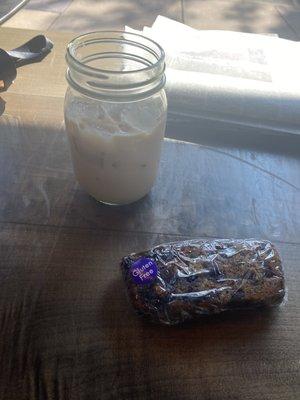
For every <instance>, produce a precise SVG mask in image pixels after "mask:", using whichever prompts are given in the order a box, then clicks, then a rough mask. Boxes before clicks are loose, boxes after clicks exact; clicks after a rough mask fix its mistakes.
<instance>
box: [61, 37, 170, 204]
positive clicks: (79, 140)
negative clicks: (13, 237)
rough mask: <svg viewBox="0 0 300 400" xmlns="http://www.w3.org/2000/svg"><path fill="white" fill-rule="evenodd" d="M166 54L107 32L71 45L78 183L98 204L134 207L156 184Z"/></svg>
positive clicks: (70, 100)
mask: <svg viewBox="0 0 300 400" xmlns="http://www.w3.org/2000/svg"><path fill="white" fill-rule="evenodd" d="M164 58H165V56H164V51H163V49H162V48H161V47H160V46H159V45H158V44H157V43H155V42H154V41H152V40H151V39H148V38H146V37H143V36H141V35H137V34H133V33H128V32H117V31H106V32H94V33H88V34H85V35H82V36H79V37H77V38H75V39H74V40H72V41H71V42H70V43H69V45H68V47H67V53H66V60H67V64H68V69H67V80H68V83H69V87H68V89H67V92H66V96H65V125H66V130H67V133H68V138H69V143H70V148H71V156H72V162H73V168H74V172H75V175H76V177H77V180H78V182H79V184H80V185H81V186H82V187H83V188H84V189H85V190H86V191H87V192H88V193H89V194H90V195H91V196H93V197H94V198H95V199H96V200H98V201H100V202H104V203H108V204H128V203H131V202H134V201H136V200H139V199H140V198H142V197H144V196H145V195H146V194H147V193H148V192H149V191H150V189H151V187H152V186H153V184H154V181H155V177H156V174H157V169H158V165H159V159H160V153H161V146H162V141H163V138H164V132H165V125H166V112H167V101H166V95H165V91H164V85H165V74H164V71H165V60H164Z"/></svg>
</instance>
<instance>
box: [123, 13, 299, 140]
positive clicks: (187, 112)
mask: <svg viewBox="0 0 300 400" xmlns="http://www.w3.org/2000/svg"><path fill="white" fill-rule="evenodd" d="M125 30H126V31H128V32H136V33H141V34H143V35H144V36H148V37H150V38H152V39H153V40H155V41H156V42H158V43H159V44H160V45H161V46H162V47H163V48H164V50H165V53H166V65H167V69H166V77H167V85H166V90H167V96H168V106H169V113H170V114H176V115H178V114H179V115H182V116H190V117H193V118H197V119H199V120H203V122H205V121H207V120H210V121H211V122H212V123H218V124H220V122H221V123H222V126H224V130H226V129H227V130H228V129H230V127H231V126H233V125H234V126H238V129H239V131H241V132H244V133H248V134H249V132H251V130H252V131H253V128H257V129H260V130H261V131H264V132H271V133H273V132H280V133H286V132H289V133H299V132H300V43H299V42H294V41H290V40H285V39H281V38H279V37H277V36H274V35H258V34H251V33H241V32H231V31H213V30H210V31H207V30H206V31H205V30H203V31H201V30H200V31H199V30H196V29H193V28H190V27H188V26H186V25H184V24H182V23H179V22H176V21H173V20H170V19H168V18H165V17H162V16H158V17H157V19H156V21H155V22H154V24H153V25H152V27H144V28H143V30H142V31H141V32H140V31H136V30H134V29H131V28H130V27H125ZM199 122H200V121H199ZM197 126H199V131H201V127H203V129H204V127H205V126H206V124H205V123H203V124H201V123H199V124H198V125H197ZM249 128H251V130H249Z"/></svg>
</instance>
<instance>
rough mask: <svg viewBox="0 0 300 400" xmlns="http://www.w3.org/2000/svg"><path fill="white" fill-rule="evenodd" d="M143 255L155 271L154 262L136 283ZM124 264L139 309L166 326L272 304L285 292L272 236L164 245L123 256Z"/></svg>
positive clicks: (135, 303)
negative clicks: (269, 239)
mask: <svg viewBox="0 0 300 400" xmlns="http://www.w3.org/2000/svg"><path fill="white" fill-rule="evenodd" d="M144 260H146V261H147V260H148V261H149V260H150V264H149V262H148V265H146V267H149V265H150V267H151V265H154V266H155V270H154V269H153V268H152V267H151V268H152V270H150V274H149V273H146V278H145V280H144V281H143V282H136V278H135V277H134V274H136V271H134V272H133V269H134V267H135V265H137V263H139V262H142V263H143V262H144ZM153 262H154V263H153ZM144 264H145V262H144ZM121 268H122V272H123V276H124V279H125V282H126V286H127V290H128V294H129V298H130V300H131V302H132V304H133V306H134V308H135V309H136V311H137V312H138V313H139V314H142V315H145V316H147V317H149V318H150V319H151V320H153V321H156V322H160V323H163V324H168V325H172V324H178V323H181V322H184V321H186V320H192V319H197V318H199V316H201V315H207V314H216V313H220V312H223V311H228V310H233V309H249V308H256V307H262V306H274V305H277V304H279V303H281V301H282V300H283V298H284V294H285V289H284V275H283V270H282V264H281V260H280V256H279V253H278V251H277V250H276V248H275V246H274V245H273V244H272V243H270V242H269V241H259V240H229V239H225V240H213V241H204V240H189V241H184V242H177V243H169V244H163V245H160V246H156V247H154V248H152V249H150V250H148V251H145V252H141V253H134V254H131V255H129V256H127V257H124V258H123V259H122V262H121ZM145 271H146V270H145ZM145 271H143V272H141V273H142V274H143V273H144V272H145ZM138 273H140V271H138ZM151 273H152V275H151ZM149 277H150V278H149ZM137 279H139V277H138V278H137ZM141 279H142V280H143V276H142V277H141ZM149 279H150V280H149Z"/></svg>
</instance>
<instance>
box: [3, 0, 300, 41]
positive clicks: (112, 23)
mask: <svg viewBox="0 0 300 400" xmlns="http://www.w3.org/2000/svg"><path fill="white" fill-rule="evenodd" d="M158 14H161V15H165V16H167V17H170V18H173V19H176V20H178V21H183V22H185V23H186V24H188V25H191V26H193V27H195V28H198V29H225V30H237V31H243V32H259V33H267V32H271V33H278V34H279V36H281V37H284V38H287V39H293V40H300V0H47V1H45V0H30V1H29V3H28V4H27V5H26V6H25V7H24V8H23V9H21V10H20V11H18V13H17V14H15V15H14V16H13V17H12V18H11V19H9V20H8V21H6V22H5V23H4V24H3V26H7V27H18V28H31V29H39V30H45V31H47V30H58V31H72V32H78V33H81V32H86V31H91V30H97V29H116V28H118V29H122V28H123V27H124V25H125V24H126V25H130V26H132V27H135V28H141V27H142V26H144V25H151V24H152V23H153V21H154V19H155V17H156V16H157V15H158Z"/></svg>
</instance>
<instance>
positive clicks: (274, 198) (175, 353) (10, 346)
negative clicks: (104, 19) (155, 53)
mask: <svg viewBox="0 0 300 400" xmlns="http://www.w3.org/2000/svg"><path fill="white" fill-rule="evenodd" d="M14 34H15V42H16V43H14V40H13V36H14ZM20 35H21V32H20V31H14V30H6V29H5V30H4V29H2V30H0V47H1V46H3V43H5V42H6V40H8V39H9V40H10V46H11V47H13V46H14V45H15V44H18V43H19V42H20V40H19V38H20ZM29 36H32V35H30V34H29ZM24 39H26V37H25V33H24ZM54 39H55V50H54V52H53V53H52V54H51V56H49V57H48V58H47V59H45V60H44V61H43V63H44V64H43V63H41V64H36V65H32V66H27V67H26V69H24V70H22V72H21V70H20V73H19V76H18V78H17V80H16V82H15V84H14V85H12V86H11V87H10V88H9V90H8V92H6V93H1V94H0V95H1V97H2V99H3V103H4V102H5V103H4V107H5V109H4V110H3V114H2V116H1V117H0V399H1V400H15V399H16V400H23V399H24V400H40V399H59V400H73V399H76V400H77V399H78V400H82V399H84V400H89V399H91V400H98V399H101V400H102V399H103V400H106V399H109V400H110V399H121V400H123V399H124V400H125V399H126V400H131V399H133V400H134V399H138V400H144V399H145V400H152V399H153V400H157V399H163V400H173V399H174V400H177V399H178V400H181V399H183V400H185V399H186V400H192V399H195V400H198V399H201V400H202V399H203V400H221V399H222V400H223V399H225V400H231V399H232V400H238V399H241V400H256V399H257V400H269V399H270V400H271V399H272V400H296V399H298V398H299V396H300V345H299V342H300V340H299V339H300V334H299V332H300V320H299V312H300V294H299V285H300V268H299V259H300V150H299V149H300V147H299V144H300V141H299V139H298V138H295V137H284V138H283V137H281V136H278V137H269V136H267V137H266V138H265V139H263V138H260V139H259V138H257V140H255V143H254V142H253V141H251V140H245V138H243V139H241V138H239V137H238V135H236V136H234V135H233V134H228V135H225V136H224V137H223V138H222V140H220V138H218V137H217V135H212V137H209V136H208V135H207V136H205V137H204V136H201V137H199V143H202V144H189V143H182V142H178V141H176V140H170V139H168V140H165V143H164V148H163V155H162V161H161V165H160V171H159V176H158V179H157V181H156V184H155V187H154V188H153V190H152V191H151V193H150V194H149V195H148V196H147V197H146V198H144V199H143V200H141V201H140V202H138V203H136V204H133V205H131V206H125V207H112V208H111V207H109V206H104V205H101V204H99V203H97V202H96V201H95V200H93V199H92V198H90V197H89V196H88V195H87V194H86V193H85V192H84V191H83V190H82V189H81V188H80V187H79V186H78V184H77V183H76V181H75V178H74V176H73V172H72V165H71V161H70V155H69V150H68V143H67V138H66V135H65V132H64V126H63V91H64V88H65V83H64V81H62V79H63V78H62V77H63V69H64V68H65V67H64V60H63V56H64V55H63V52H62V49H63V46H64V45H65V43H66V41H67V40H68V38H67V36H66V35H63V34H62V35H60V34H55V38H54ZM54 39H53V40H54ZM21 42H22V40H21ZM53 60H55V61H53ZM42 64H43V66H42ZM56 68H57V70H58V72H57V77H56V78H57V82H56V81H55V80H51V79H54V77H55V71H56ZM42 70H44V71H45V72H41V71H42ZM26 71H27V72H26ZM45 74H46V75H47V76H50V77H52V78H49V82H48V81H47V80H45V79H44V78H45ZM183 127H184V121H182V123H180V121H178V119H177V120H176V119H174V118H173V117H170V119H169V123H168V131H167V135H168V136H169V137H173V138H175V137H176V138H182V139H183V138H184V137H185V136H184V135H185V134H188V130H186V131H183V129H184V128H183ZM194 128H195V129H196V126H195V127H194ZM190 237H205V238H214V237H235V238H238V237H241V238H243V237H257V238H267V239H270V240H272V241H273V242H275V243H276V244H277V246H278V248H279V250H280V252H281V255H282V258H283V261H284V267H285V273H286V280H287V287H288V302H287V303H286V304H285V305H284V306H282V307H280V308H278V309H274V310H271V311H267V310H262V311H256V312H248V313H235V314H226V315H225V314H224V315H221V316H216V317H211V318H204V319H203V321H202V322H200V323H194V324H188V325H185V326H182V327H175V328H167V327H161V326H156V325H151V324H149V323H146V322H144V321H143V320H142V319H139V318H138V317H137V316H136V315H135V314H134V313H133V311H132V309H131V307H130V306H129V304H128V303H127V299H126V296H125V292H124V285H123V282H122V279H121V276H120V272H119V266H118V263H119V260H120V258H121V257H122V256H123V255H126V254H127V253H130V252H132V251H138V250H143V249H146V248H149V247H151V246H153V245H155V244H158V243H162V242H166V241H173V240H177V239H178V240H181V239H183V238H190Z"/></svg>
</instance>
